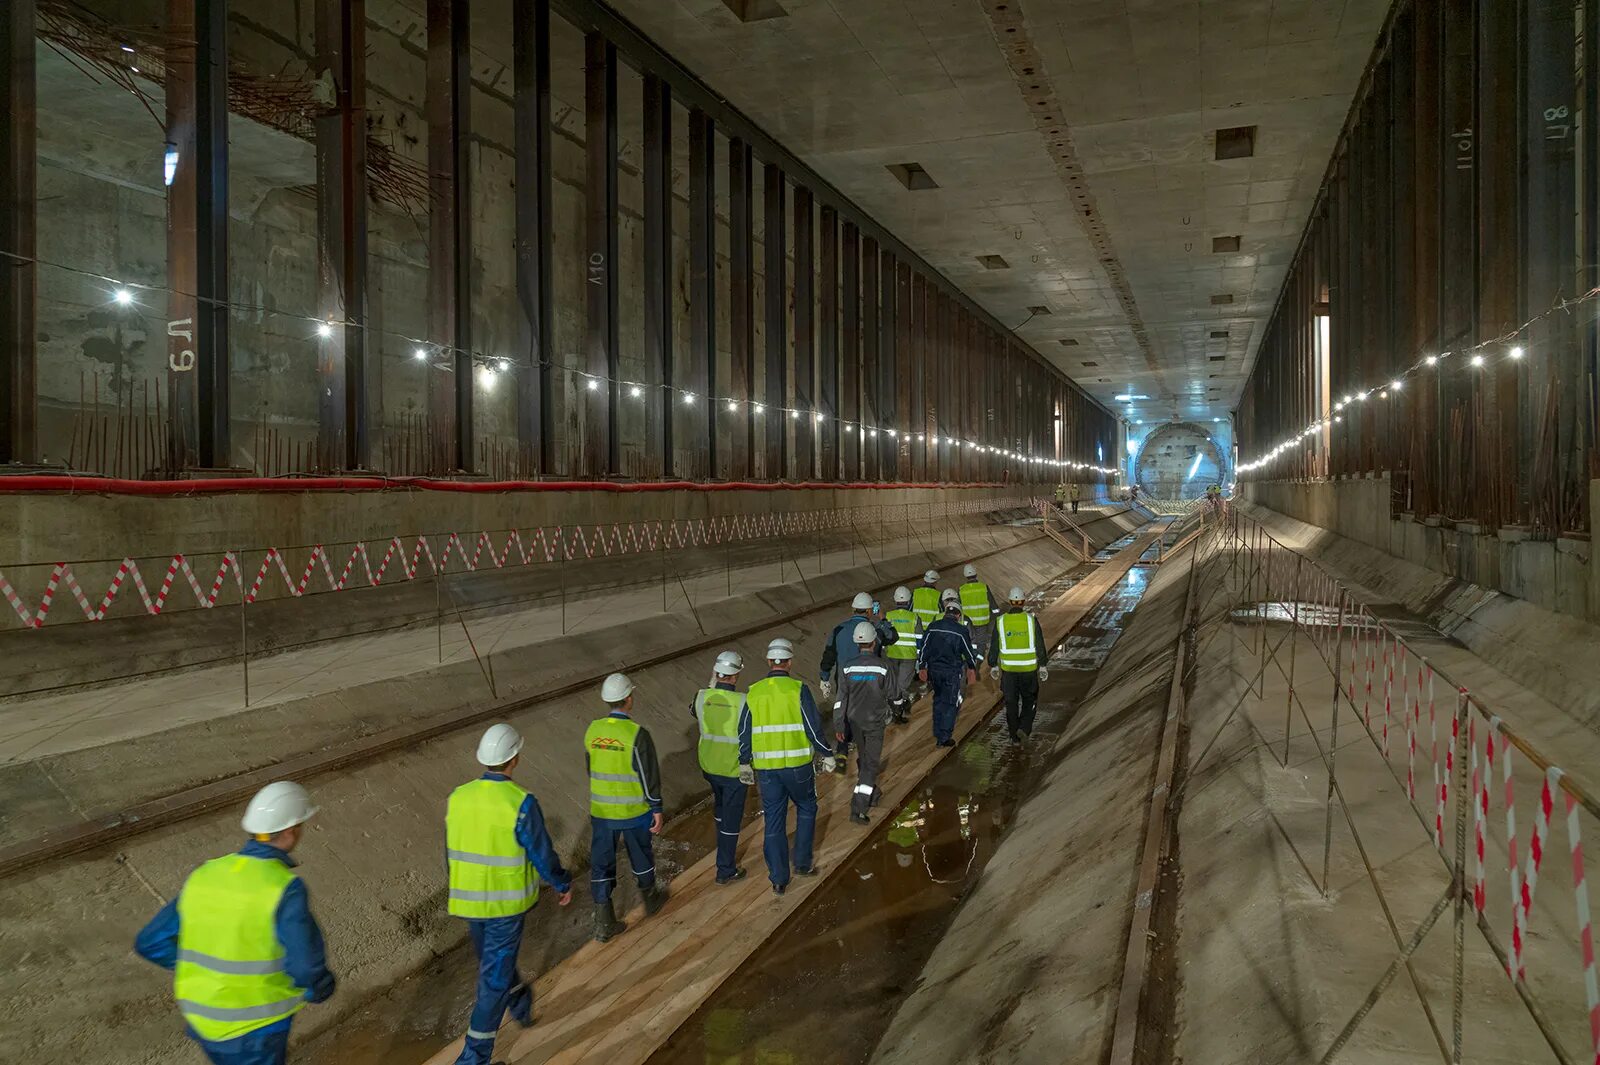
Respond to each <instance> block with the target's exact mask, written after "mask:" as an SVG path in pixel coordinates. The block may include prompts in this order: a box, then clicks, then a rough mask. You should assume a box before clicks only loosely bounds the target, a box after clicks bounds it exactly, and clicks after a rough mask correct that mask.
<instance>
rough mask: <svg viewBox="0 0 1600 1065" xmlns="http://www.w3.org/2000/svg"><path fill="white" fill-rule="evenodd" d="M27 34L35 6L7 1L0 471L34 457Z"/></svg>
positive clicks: (0, 31) (33, 105) (1, 34)
mask: <svg viewBox="0 0 1600 1065" xmlns="http://www.w3.org/2000/svg"><path fill="white" fill-rule="evenodd" d="M34 30H35V10H34V0H7V3H6V4H5V6H4V8H3V9H0V58H3V60H4V62H5V68H4V69H3V70H0V94H3V95H0V463H18V464H31V463H35V462H37V461H38V460H39V459H40V457H41V456H40V454H39V395H38V349H37V347H36V346H35V337H36V336H37V333H38V324H37V320H38V292H39V289H38V268H37V266H36V265H35V264H34V261H33V260H34V256H35V255H37V253H38V241H37V234H38V212H37V178H36V176H35V175H36V173H37V167H38V110H37V101H36V94H37V89H36V86H37V79H36V76H35V75H36V71H35V64H34ZM141 472H142V471H141Z"/></svg>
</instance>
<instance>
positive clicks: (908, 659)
mask: <svg viewBox="0 0 1600 1065" xmlns="http://www.w3.org/2000/svg"><path fill="white" fill-rule="evenodd" d="M884 620H885V621H887V622H888V623H889V624H890V625H893V626H894V631H895V634H896V637H897V638H896V639H895V641H894V643H891V644H889V645H887V646H886V647H884V649H883V657H884V660H885V662H886V663H887V664H888V666H889V672H890V673H891V674H893V676H894V690H895V691H896V692H897V693H898V694H897V695H896V696H895V700H894V707H893V710H892V711H891V713H890V716H889V719H890V720H891V721H893V722H895V723H897V724H901V725H903V724H905V722H906V719H907V718H908V717H909V716H910V714H911V699H912V695H913V691H912V689H913V688H915V687H916V682H917V649H918V648H920V647H921V646H922V622H920V621H918V620H917V615H916V614H914V613H912V612H911V589H910V588H906V587H904V586H902V587H899V588H896V589H895V590H894V609H893V610H891V611H889V613H888V614H887V615H885V617H884Z"/></svg>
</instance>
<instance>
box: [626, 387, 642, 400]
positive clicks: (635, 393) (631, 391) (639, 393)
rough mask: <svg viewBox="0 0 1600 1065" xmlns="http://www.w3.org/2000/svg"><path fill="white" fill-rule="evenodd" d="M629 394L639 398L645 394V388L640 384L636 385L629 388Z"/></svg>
mask: <svg viewBox="0 0 1600 1065" xmlns="http://www.w3.org/2000/svg"><path fill="white" fill-rule="evenodd" d="M628 395H630V396H632V397H633V398H634V399H638V398H639V397H640V396H642V395H644V390H643V389H642V388H640V387H639V386H638V385H634V386H633V387H632V388H630V389H628Z"/></svg>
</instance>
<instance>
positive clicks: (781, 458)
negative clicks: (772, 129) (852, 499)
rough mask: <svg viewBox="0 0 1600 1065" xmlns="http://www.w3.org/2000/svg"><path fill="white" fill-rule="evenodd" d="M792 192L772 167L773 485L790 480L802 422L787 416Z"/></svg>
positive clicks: (769, 460)
mask: <svg viewBox="0 0 1600 1065" xmlns="http://www.w3.org/2000/svg"><path fill="white" fill-rule="evenodd" d="M786 188H787V186H786V185H785V182H784V179H783V168H781V167H780V166H778V164H777V163H768V164H767V167H766V173H765V184H764V185H763V188H762V193H761V206H762V208H763V209H764V211H765V212H766V227H765V229H764V231H763V232H762V240H763V241H764V242H765V244H764V247H765V249H766V253H767V254H766V269H765V271H764V278H763V280H764V281H765V284H766V289H765V291H766V297H767V299H766V342H767V372H766V385H767V390H766V391H767V416H766V422H767V448H766V461H765V465H764V467H763V470H762V473H763V475H764V476H765V477H766V479H767V480H769V481H781V480H783V479H784V478H786V477H788V476H789V427H788V425H787V424H785V423H787V422H791V421H798V420H799V419H798V417H796V416H793V415H791V414H785V408H788V409H789V410H790V411H793V410H794V408H795V404H794V403H793V402H790V401H789V397H790V395H791V393H790V390H789V358H788V355H789V345H788V338H789V328H788V315H789V285H788V281H787V280H786V278H787V274H788V263H787V258H788V255H787V251H786V244H787V241H786V239H785V230H786V229H787V228H788V218H787V212H786V211H785V210H784V199H785V195H786Z"/></svg>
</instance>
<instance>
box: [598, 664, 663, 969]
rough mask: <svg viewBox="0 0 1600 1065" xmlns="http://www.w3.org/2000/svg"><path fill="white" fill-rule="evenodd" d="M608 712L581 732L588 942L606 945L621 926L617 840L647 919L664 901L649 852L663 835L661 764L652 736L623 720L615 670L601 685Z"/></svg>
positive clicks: (629, 705) (628, 687)
mask: <svg viewBox="0 0 1600 1065" xmlns="http://www.w3.org/2000/svg"><path fill="white" fill-rule="evenodd" d="M600 698H601V699H603V700H605V703H606V705H607V706H609V707H610V708H611V712H610V713H609V714H607V715H606V716H605V717H602V718H599V719H597V720H595V721H591V722H590V723H589V729H588V731H587V732H585V733H584V735H583V749H584V754H585V755H586V756H587V758H588V761H589V825H590V828H591V833H590V839H589V894H590V895H591V897H593V899H594V938H595V939H596V940H597V941H599V942H601V943H604V942H605V941H606V940H608V939H610V938H611V937H612V936H614V935H616V934H617V933H618V932H620V931H622V930H623V928H624V927H625V926H624V924H623V923H622V922H621V921H619V920H617V911H616V909H615V908H614V907H613V906H612V902H611V893H612V891H613V890H614V889H615V887H616V883H617V841H618V840H619V839H620V840H621V841H622V842H623V843H624V845H626V846H627V848H628V864H630V865H632V866H633V876H634V879H635V880H636V881H637V882H638V884H639V892H640V894H641V895H643V896H644V912H645V914H646V916H651V915H654V914H655V913H657V912H659V911H660V909H661V907H662V906H664V905H666V902H667V889H666V888H665V887H664V886H663V885H661V884H658V883H656V857H655V847H654V846H653V844H652V841H651V839H650V837H651V836H653V835H655V834H656V833H658V832H660V831H661V824H662V821H663V817H662V813H661V766H660V765H659V763H657V761H656V746H655V743H654V742H652V741H651V739H650V733H649V731H648V730H646V729H645V728H643V727H641V726H640V725H639V723H638V722H636V721H634V720H633V718H632V717H630V716H629V711H631V710H632V709H633V681H631V680H629V679H628V676H627V674H625V673H613V674H611V676H609V677H607V678H606V680H605V683H604V684H603V685H601V687H600Z"/></svg>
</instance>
